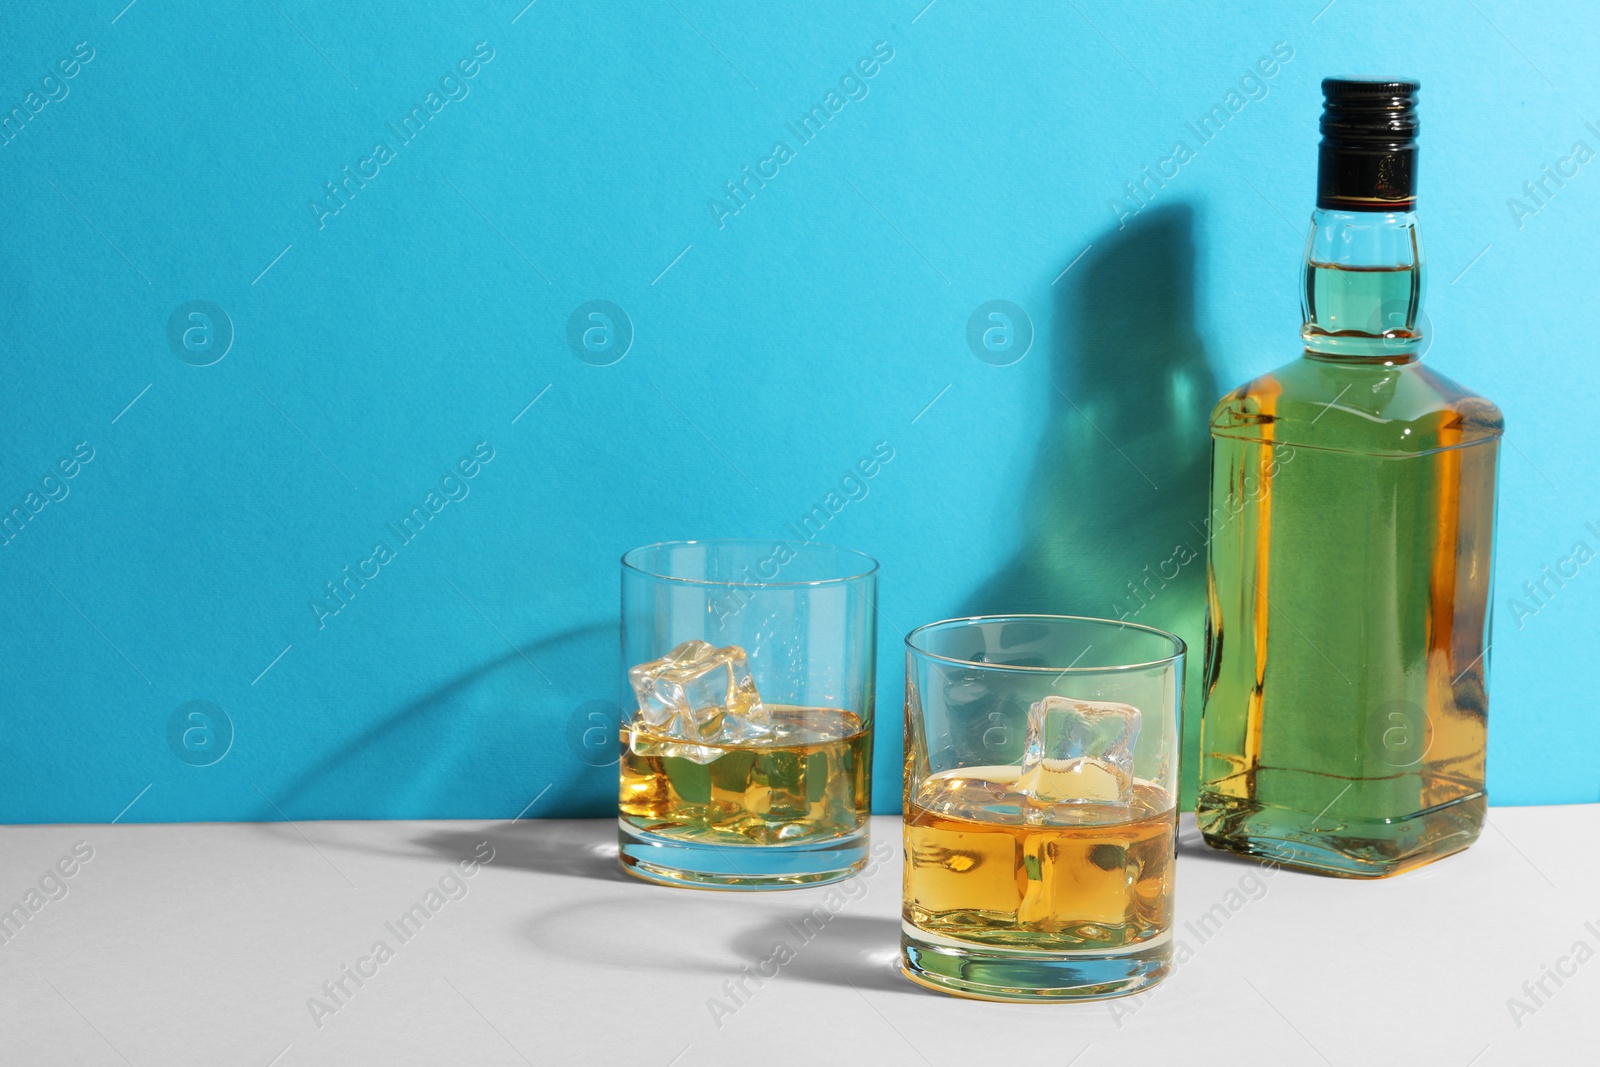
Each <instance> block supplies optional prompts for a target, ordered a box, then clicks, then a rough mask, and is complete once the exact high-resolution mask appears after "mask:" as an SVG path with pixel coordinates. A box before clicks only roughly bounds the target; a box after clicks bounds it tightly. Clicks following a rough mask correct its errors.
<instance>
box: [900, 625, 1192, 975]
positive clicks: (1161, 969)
mask: <svg viewBox="0 0 1600 1067" xmlns="http://www.w3.org/2000/svg"><path fill="white" fill-rule="evenodd" d="M1183 665H1184V646H1183V642H1182V641H1180V640H1179V639H1178V638H1176V637H1174V636H1172V635H1171V634H1168V633H1166V632H1164V631H1161V630H1157V629H1154V628H1152V627H1148V626H1139V625H1134V624H1131V623H1122V622H1114V621H1110V620H1103V619H1086V618H1075V617H1069V616H1057V615H1009V616H989V617H980V618H967V619H949V620H946V621H943V622H936V623H931V624H929V625H927V626H922V627H919V628H917V629H915V630H913V631H912V632H911V633H910V634H909V635H908V636H907V637H906V773H905V798H904V816H903V819H904V835H905V885H904V895H903V907H902V915H901V918H902V923H901V942H900V944H901V967H902V970H903V971H904V972H905V974H906V976H907V977H908V978H910V979H911V980H912V981H914V982H917V983H919V984H921V985H925V986H929V987H931V988H933V989H938V990H941V991H944V992H948V993H955V994H958V995H961V996H967V997H976V998H979V999H985V1000H1008V1001H1048V1000H1087V999H1097V998H1102V997H1114V996H1121V995H1124V994H1128V993H1134V992H1138V991H1139V990H1141V989H1144V988H1147V987H1149V986H1151V985H1153V984H1155V983H1156V982H1159V981H1160V980H1161V979H1162V978H1164V977H1166V975H1167V973H1168V971H1169V970H1170V968H1171V962H1172V901H1173V861H1174V853H1175V849H1176V843H1177V818H1178V811H1177V796H1178V789H1177V785H1178V782H1177V773H1178V713H1179V704H1180V702H1181V700H1182V693H1183Z"/></svg>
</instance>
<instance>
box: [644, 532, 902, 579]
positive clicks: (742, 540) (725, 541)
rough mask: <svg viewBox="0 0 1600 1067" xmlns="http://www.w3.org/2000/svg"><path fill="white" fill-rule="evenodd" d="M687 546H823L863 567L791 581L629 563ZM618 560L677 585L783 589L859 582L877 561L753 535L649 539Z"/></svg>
mask: <svg viewBox="0 0 1600 1067" xmlns="http://www.w3.org/2000/svg"><path fill="white" fill-rule="evenodd" d="M689 545H700V546H704V547H707V548H713V547H717V546H733V545H745V546H749V545H761V546H765V547H768V548H774V547H777V546H779V545H789V546H793V547H798V548H801V549H805V548H813V549H816V548H820V549H823V550H825V551H828V552H835V553H838V554H839V555H842V556H854V557H856V558H857V559H859V560H861V561H863V563H864V564H865V568H864V569H863V570H860V571H858V572H856V573H854V574H842V575H838V576H837V577H832V578H813V579H811V580H809V581H801V580H798V579H796V580H791V581H780V580H773V581H768V580H767V579H765V578H760V577H757V578H750V579H744V580H740V579H713V578H685V577H682V576H681V575H676V574H663V573H661V572H660V571H659V570H652V569H650V568H649V567H643V566H640V565H639V564H638V563H636V562H633V560H632V557H635V556H638V555H639V554H641V553H644V552H648V551H650V550H652V549H662V548H680V547H687V546H689ZM619 561H620V562H621V564H622V569H623V570H625V571H632V572H633V573H635V574H642V575H644V576H645V577H647V578H654V579H655V580H656V581H659V582H675V583H677V584H680V585H700V586H714V587H718V588H724V589H784V588H803V587H807V586H818V585H841V584H843V583H845V582H856V581H860V580H861V579H863V578H872V577H875V576H876V575H877V573H878V561H877V560H876V559H874V558H873V557H871V556H869V555H867V554H866V553H865V552H862V551H859V550H857V549H854V548H843V547H841V546H839V545H825V544H822V543H821V542H818V541H786V540H784V539H783V538H773V539H771V540H763V539H761V538H757V537H712V538H705V539H693V538H691V539H686V540H674V541H653V542H651V543H650V544H647V545H639V546H638V547H637V548H630V549H628V551H626V552H624V553H623V554H622V556H621V557H620V560H619Z"/></svg>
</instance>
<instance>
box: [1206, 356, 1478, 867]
mask: <svg viewBox="0 0 1600 1067" xmlns="http://www.w3.org/2000/svg"><path fill="white" fill-rule="evenodd" d="M1211 429H1212V439H1213V463H1212V512H1211V516H1210V522H1211V524H1212V528H1211V531H1210V533H1211V542H1210V569H1209V588H1208V595H1209V615H1208V626H1207V650H1206V668H1207V673H1206V693H1207V697H1206V707H1205V713H1204V719H1203V722H1202V726H1201V753H1202V767H1201V785H1200V800H1199V815H1200V826H1201V829H1202V830H1203V831H1204V833H1205V835H1206V839H1207V841H1208V842H1210V843H1211V844H1212V845H1214V846H1216V847H1219V848H1224V849H1229V850H1233V851H1239V852H1246V853H1251V854H1255V855H1266V856H1271V857H1273V858H1274V859H1277V860H1279V861H1281V862H1285V863H1288V864H1291V865H1295V866H1302V867H1308V868H1312V869H1317V870H1322V871H1326V872H1329V873H1334V874H1342V875H1351V876H1357V877H1363V876H1365V877H1376V876H1382V875H1387V874H1393V873H1396V872H1398V871H1402V870H1406V869H1409V868H1411V867H1415V866H1417V865H1420V864H1423V863H1427V862H1429V861H1431V860H1434V859H1438V858H1440V857H1442V856H1445V855H1449V854H1450V853H1452V852H1456V851H1459V850H1460V849H1463V848H1466V847H1467V846H1468V845H1470V844H1471V843H1472V842H1473V841H1474V840H1475V839H1476V838H1477V835H1478V832H1479V830H1480V828H1481V826H1482V821H1483V815H1484V808H1485V805H1486V795H1485V792H1484V754H1485V746H1486V729H1487V714H1488V689H1487V675H1488V649H1489V641H1490V633H1489V627H1490V593H1491V559H1492V540H1493V535H1494V518H1495V476H1496V468H1497V463H1498V455H1499V447H1498V446H1499V438H1500V434H1501V431H1502V420H1501V416H1500V412H1499V410H1498V409H1497V408H1496V407H1495V406H1494V405H1493V404H1491V403H1490V402H1489V401H1487V400H1485V399H1483V398H1482V397H1479V396H1475V395H1473V394H1472V393H1470V392H1468V391H1466V390H1465V389H1462V388H1461V387H1460V386H1458V385H1456V384H1455V383H1453V382H1451V381H1449V380H1448V379H1446V378H1444V377H1443V376H1441V375H1438V374H1435V373H1433V372H1432V371H1430V370H1429V369H1427V368H1426V367H1424V366H1423V365H1422V364H1421V363H1420V362H1419V361H1417V359H1416V358H1415V356H1414V355H1412V354H1410V353H1403V352H1402V353H1398V354H1396V355H1394V356H1393V357H1390V358H1386V357H1384V356H1382V355H1376V356H1360V355H1345V354H1335V355H1328V354H1320V353H1316V352H1312V351H1308V352H1307V353H1306V355H1305V356H1304V357H1302V358H1301V359H1300V360H1297V361H1296V362H1294V363H1291V364H1289V365H1288V366H1285V367H1283V368H1280V369H1279V370H1277V371H1274V372H1272V373H1270V374H1267V375H1264V376H1262V377H1261V378H1258V379H1256V380H1255V381H1253V382H1250V383H1249V384H1247V385H1245V386H1243V387H1241V388H1240V389H1237V390H1235V391H1234V392H1232V393H1230V394H1229V395H1228V396H1226V397H1224V398H1223V400H1222V401H1221V402H1220V403H1219V404H1218V405H1217V408H1216V410H1215V412H1214V414H1213V418H1212V427H1211Z"/></svg>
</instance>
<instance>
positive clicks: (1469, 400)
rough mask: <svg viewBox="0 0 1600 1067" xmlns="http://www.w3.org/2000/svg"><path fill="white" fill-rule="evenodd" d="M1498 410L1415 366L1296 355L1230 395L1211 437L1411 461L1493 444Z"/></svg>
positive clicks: (1218, 410)
mask: <svg viewBox="0 0 1600 1067" xmlns="http://www.w3.org/2000/svg"><path fill="white" fill-rule="evenodd" d="M1504 431H1505V418H1504V416H1503V415H1502V414H1501V412H1500V409H1499V408H1498V407H1496V406H1495V404H1494V403H1493V402H1492V401H1490V400H1488V399H1487V398H1486V397H1482V396H1479V395H1478V394H1476V393H1474V392H1472V391H1471V390H1470V389H1467V388H1466V387H1464V386H1462V385H1459V384H1458V383H1456V382H1454V381H1452V380H1451V379H1449V378H1447V377H1445V376H1444V375H1443V374H1440V373H1438V372H1437V371H1434V370H1432V369H1431V368H1429V367H1427V366H1425V365H1424V364H1423V363H1421V362H1420V361H1418V362H1411V363H1382V362H1357V361H1352V360H1344V359H1319V358H1316V357H1312V356H1303V357H1301V358H1300V359H1298V360H1295V361H1294V362H1292V363H1288V364H1285V365H1284V366H1282V367H1279V368H1278V369H1277V370H1274V371H1271V372H1269V373H1267V374H1263V375H1261V376H1260V377H1258V378H1255V379H1253V380H1251V381H1249V382H1246V383H1245V384H1244V385H1242V386H1240V387H1239V388H1237V389H1235V390H1233V391H1232V392H1231V393H1229V394H1227V395H1226V396H1224V397H1223V398H1222V399H1221V400H1220V401H1218V402H1217V406H1216V407H1215V408H1214V409H1213V410H1212V413H1211V434H1212V436H1213V437H1230V438H1239V439H1244V440H1256V441H1270V442H1273V443H1276V444H1287V445H1294V446H1302V447H1307V448H1326V449H1330V450H1333V451H1341V452H1360V453H1364V454H1370V455H1396V456H1404V455H1416V454H1420V453H1425V452H1436V451H1440V450H1443V449H1449V448H1461V447H1465V446H1467V445H1474V444H1480V443H1485V442H1489V441H1493V440H1496V439H1498V438H1499V437H1500V435H1501V434H1502V433H1503V432H1504Z"/></svg>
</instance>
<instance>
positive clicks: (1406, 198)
mask: <svg viewBox="0 0 1600 1067" xmlns="http://www.w3.org/2000/svg"><path fill="white" fill-rule="evenodd" d="M1421 88H1422V86H1421V84H1420V83H1418V82H1415V81H1410V80H1408V79H1395V80H1390V81H1363V80H1359V79H1355V78H1324V79H1323V80H1322V147H1321V150H1320V152H1319V155H1318V159H1317V206H1318V207H1319V208H1332V209H1333V210H1336V211H1410V210H1411V209H1412V208H1414V207H1415V206H1416V203H1417V92H1418V90H1420V89H1421Z"/></svg>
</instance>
